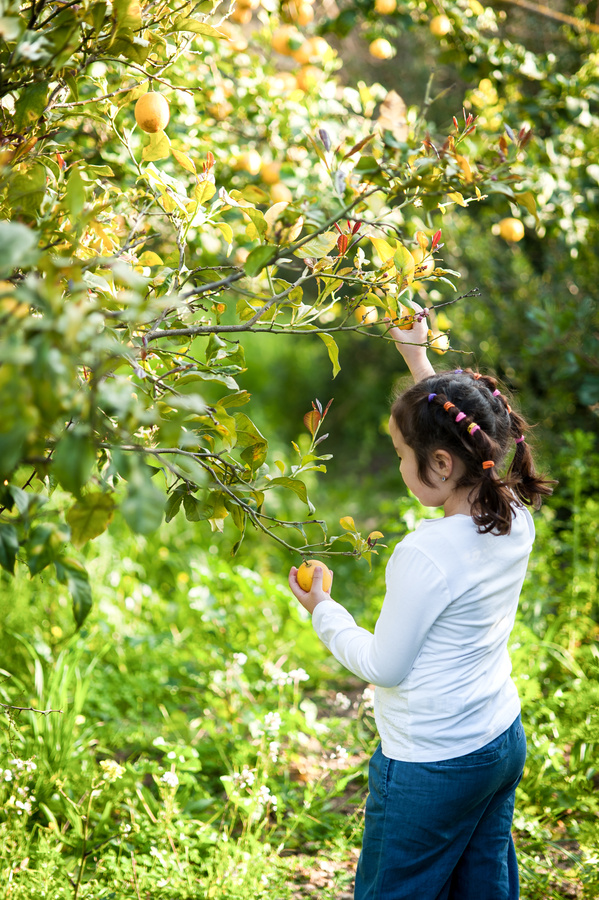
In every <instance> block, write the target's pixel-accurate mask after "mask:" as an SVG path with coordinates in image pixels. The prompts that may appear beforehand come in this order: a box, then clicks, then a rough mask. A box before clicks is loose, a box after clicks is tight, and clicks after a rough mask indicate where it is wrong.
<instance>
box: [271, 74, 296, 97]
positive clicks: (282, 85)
mask: <svg viewBox="0 0 599 900" xmlns="http://www.w3.org/2000/svg"><path fill="white" fill-rule="evenodd" d="M270 83H271V85H272V89H273V90H275V91H277V93H284V94H287V93H289V91H295V90H296V88H297V81H296V80H295V75H292V74H291V72H277V74H276V75H274V76H273V77H272V78H271V79H270Z"/></svg>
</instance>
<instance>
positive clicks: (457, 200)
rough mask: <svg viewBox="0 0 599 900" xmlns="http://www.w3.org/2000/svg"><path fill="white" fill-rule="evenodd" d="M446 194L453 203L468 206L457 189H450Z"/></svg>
mask: <svg viewBox="0 0 599 900" xmlns="http://www.w3.org/2000/svg"><path fill="white" fill-rule="evenodd" d="M447 196H448V197H449V199H450V200H453V202H454V203H457V204H458V206H468V204H467V203H466V201H465V200H464V198H463V197H462V195H461V194H460V192H459V191H452V192H451V194H448V195H447Z"/></svg>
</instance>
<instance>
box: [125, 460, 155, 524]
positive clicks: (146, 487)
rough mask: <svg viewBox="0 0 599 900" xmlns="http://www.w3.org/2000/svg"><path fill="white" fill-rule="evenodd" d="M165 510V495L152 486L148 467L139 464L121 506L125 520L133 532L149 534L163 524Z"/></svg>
mask: <svg viewBox="0 0 599 900" xmlns="http://www.w3.org/2000/svg"><path fill="white" fill-rule="evenodd" d="M163 510H164V494H163V493H162V491H161V490H160V489H159V488H157V487H156V486H155V485H154V484H152V480H151V473H150V470H149V468H148V466H147V465H145V463H144V464H141V465H140V464H138V465H137V466H136V468H134V469H133V472H132V475H131V478H130V480H129V483H128V485H127V496H126V497H125V499H124V500H123V502H122V504H121V512H122V514H123V518H124V519H125V521H126V523H127V525H128V526H129V528H130V529H131V530H132V531H135V532H136V533H137V534H149V533H150V532H152V531H156V529H157V528H158V527H159V525H160V524H161V522H162V513H163Z"/></svg>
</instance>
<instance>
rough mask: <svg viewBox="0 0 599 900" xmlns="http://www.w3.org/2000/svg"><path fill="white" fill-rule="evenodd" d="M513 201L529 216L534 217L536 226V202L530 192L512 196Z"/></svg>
mask: <svg viewBox="0 0 599 900" xmlns="http://www.w3.org/2000/svg"><path fill="white" fill-rule="evenodd" d="M514 199H515V200H516V201H517V202H518V203H519V204H520V206H523V207H524V209H526V210H527V211H528V212H529V213H530V214H531V216H534V217H535V220H536V222H537V224H538V222H539V214H538V212H537V200H536V197H535V195H534V194H533V192H532V191H522V193H521V194H514Z"/></svg>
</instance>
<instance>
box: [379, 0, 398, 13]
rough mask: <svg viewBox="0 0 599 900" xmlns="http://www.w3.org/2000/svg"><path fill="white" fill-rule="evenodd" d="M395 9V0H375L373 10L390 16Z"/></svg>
mask: <svg viewBox="0 0 599 900" xmlns="http://www.w3.org/2000/svg"><path fill="white" fill-rule="evenodd" d="M396 9H397V0H375V3H374V11H375V12H377V13H378V14H379V15H381V16H390V15H391V13H394V12H395V10H396Z"/></svg>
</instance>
